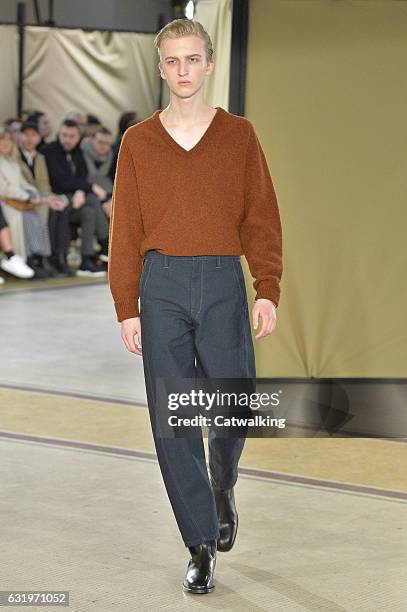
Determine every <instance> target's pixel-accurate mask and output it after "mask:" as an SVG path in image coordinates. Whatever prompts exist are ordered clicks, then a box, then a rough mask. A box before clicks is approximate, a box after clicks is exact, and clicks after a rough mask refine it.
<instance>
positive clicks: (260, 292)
mask: <svg viewBox="0 0 407 612" xmlns="http://www.w3.org/2000/svg"><path fill="white" fill-rule="evenodd" d="M254 299H255V300H260V299H266V300H271V301H272V302H274V305H275V307H276V308H277V306H278V302H279V300H280V288H279V287H277V286H276V285H275V283H273V282H270V281H262V282H261V283H260V284H259V286H258V288H257V292H256V297H255V298H254Z"/></svg>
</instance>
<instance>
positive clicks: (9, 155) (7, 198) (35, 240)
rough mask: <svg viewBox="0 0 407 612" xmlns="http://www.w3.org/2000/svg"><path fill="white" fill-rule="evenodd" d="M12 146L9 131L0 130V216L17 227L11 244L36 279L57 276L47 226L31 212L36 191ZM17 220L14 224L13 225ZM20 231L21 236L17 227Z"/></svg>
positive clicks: (38, 201)
mask: <svg viewBox="0 0 407 612" xmlns="http://www.w3.org/2000/svg"><path fill="white" fill-rule="evenodd" d="M16 155H17V154H16V144H15V142H14V139H13V137H12V135H11V133H10V130H9V128H7V127H4V126H1V127H0V201H1V206H2V209H3V214H4V216H5V218H6V220H7V222H8V224H9V225H10V226H11V222H10V221H11V220H14V223H15V225H14V227H19V228H20V229H19V230H17V235H16V242H15V240H14V237H13V227H12V226H11V228H10V229H11V235H12V237H13V244H14V247H15V249H16V250H17V252H18V247H21V251H20V252H18V254H19V255H21V256H22V257H24V256H25V254H26V255H27V264H28V265H29V266H30V268H33V270H34V271H35V277H36V278H48V277H50V276H57V275H58V273H57V271H56V270H55V268H54V267H53V266H52V263H51V262H50V255H51V245H50V240H49V233H48V226H47V223H46V222H45V221H44V219H43V217H41V215H40V214H38V212H37V211H36V210H35V207H36V206H37V205H38V204H40V203H41V199H40V197H39V193H38V191H37V190H36V189H35V188H34V187H33V186H32V185H30V183H28V182H27V181H26V180H25V178H24V177H23V175H22V172H21V168H20V166H19V163H18V161H17V157H16ZM16 219H17V223H16ZM20 219H21V220H22V228H23V231H22V232H21V223H20Z"/></svg>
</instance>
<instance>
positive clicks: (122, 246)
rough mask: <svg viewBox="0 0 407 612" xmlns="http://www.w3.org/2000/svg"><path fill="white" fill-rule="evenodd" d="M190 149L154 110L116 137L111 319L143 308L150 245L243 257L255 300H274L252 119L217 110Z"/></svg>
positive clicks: (272, 215)
mask: <svg viewBox="0 0 407 612" xmlns="http://www.w3.org/2000/svg"><path fill="white" fill-rule="evenodd" d="M216 108H217V112H216V114H215V116H214V118H213V119H212V122H211V123H210V125H209V127H208V128H207V130H206V132H205V133H204V135H203V136H202V138H201V139H200V140H199V142H198V143H197V144H196V145H195V146H194V147H193V148H192V149H190V150H189V151H187V150H186V149H184V148H183V147H182V146H181V145H179V144H178V143H177V141H176V140H174V138H172V136H171V135H170V134H169V132H167V130H166V129H165V127H164V126H163V124H162V123H161V120H160V118H159V116H158V115H159V113H160V112H161V110H157V111H155V112H154V113H153V115H151V116H150V117H148V118H147V119H145V120H144V121H141V122H140V123H138V124H136V125H133V126H131V127H130V128H128V129H127V130H126V132H125V134H124V136H123V139H122V142H121V145H120V150H119V157H118V164H117V171H116V178H115V183H114V191H113V204H112V214H111V218H110V230H109V233H110V236H109V240H110V245H109V272H108V278H109V286H110V290H111V293H112V296H113V300H114V305H115V309H116V314H117V320H118V321H123V320H124V319H129V318H132V317H137V316H139V314H140V310H139V305H138V298H139V282H140V275H141V270H142V266H143V256H144V253H145V252H146V251H148V250H149V249H157V250H159V251H161V252H162V253H164V254H167V255H244V256H245V257H246V259H247V262H248V265H249V269H250V272H251V274H252V276H253V278H254V279H255V280H254V283H253V287H254V289H255V290H256V296H255V299H259V298H268V299H270V300H272V301H273V302H274V303H275V305H276V306H278V302H279V298H280V280H281V275H282V269H283V268H282V232H281V222H280V215H279V210H278V204H277V199H276V194H275V190H274V186H273V182H272V179H271V176H270V172H269V169H268V166H267V161H266V158H265V155H264V152H263V150H262V147H261V145H260V142H259V140H258V137H257V135H256V133H255V130H254V127H253V125H252V123H251V122H250V121H249V120H248V119H246V118H245V117H240V116H238V115H234V114H232V113H229V112H228V111H226V110H225V109H223V108H222V107H220V106H218V107H216Z"/></svg>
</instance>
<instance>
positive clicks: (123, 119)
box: [109, 111, 140, 181]
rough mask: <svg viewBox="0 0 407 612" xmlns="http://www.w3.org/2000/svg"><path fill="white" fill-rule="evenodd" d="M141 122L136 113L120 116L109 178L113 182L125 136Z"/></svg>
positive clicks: (129, 112) (131, 112) (130, 112)
mask: <svg viewBox="0 0 407 612" xmlns="http://www.w3.org/2000/svg"><path fill="white" fill-rule="evenodd" d="M139 122H140V119H139V116H138V114H137V112H136V111H128V112H126V113H122V114H121V115H120V119H119V125H118V132H117V138H116V140H115V141H114V143H113V161H112V167H111V168H110V172H109V176H110V178H111V179H112V181H114V177H115V174H116V166H117V159H118V155H119V149H120V143H121V141H122V138H123V134H124V132H125V131H126V130H127V128H128V127H130V126H131V125H134V124H135V123H139Z"/></svg>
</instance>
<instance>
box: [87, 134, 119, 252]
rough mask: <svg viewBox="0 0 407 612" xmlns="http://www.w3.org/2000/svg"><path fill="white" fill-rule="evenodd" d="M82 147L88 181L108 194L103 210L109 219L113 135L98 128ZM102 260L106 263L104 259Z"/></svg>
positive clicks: (111, 190)
mask: <svg viewBox="0 0 407 612" xmlns="http://www.w3.org/2000/svg"><path fill="white" fill-rule="evenodd" d="M80 146H81V149H82V152H83V156H84V158H85V162H86V165H87V168H88V181H90V182H91V183H97V184H98V185H100V186H101V187H103V189H105V191H106V192H107V195H106V199H105V200H104V201H103V202H102V208H103V211H104V213H105V215H106V216H107V217H108V218H109V217H110V210H111V207H112V192H113V181H112V179H111V178H110V176H109V173H110V170H111V167H112V161H113V151H112V133H111V131H110V130H108V129H107V128H106V127H102V126H101V127H98V128H97V130H96V132H95V134H94V135H93V136H92V137H87V138H83V139H82V141H81V144H80ZM101 259H102V261H106V260H105V259H104V257H101Z"/></svg>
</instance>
